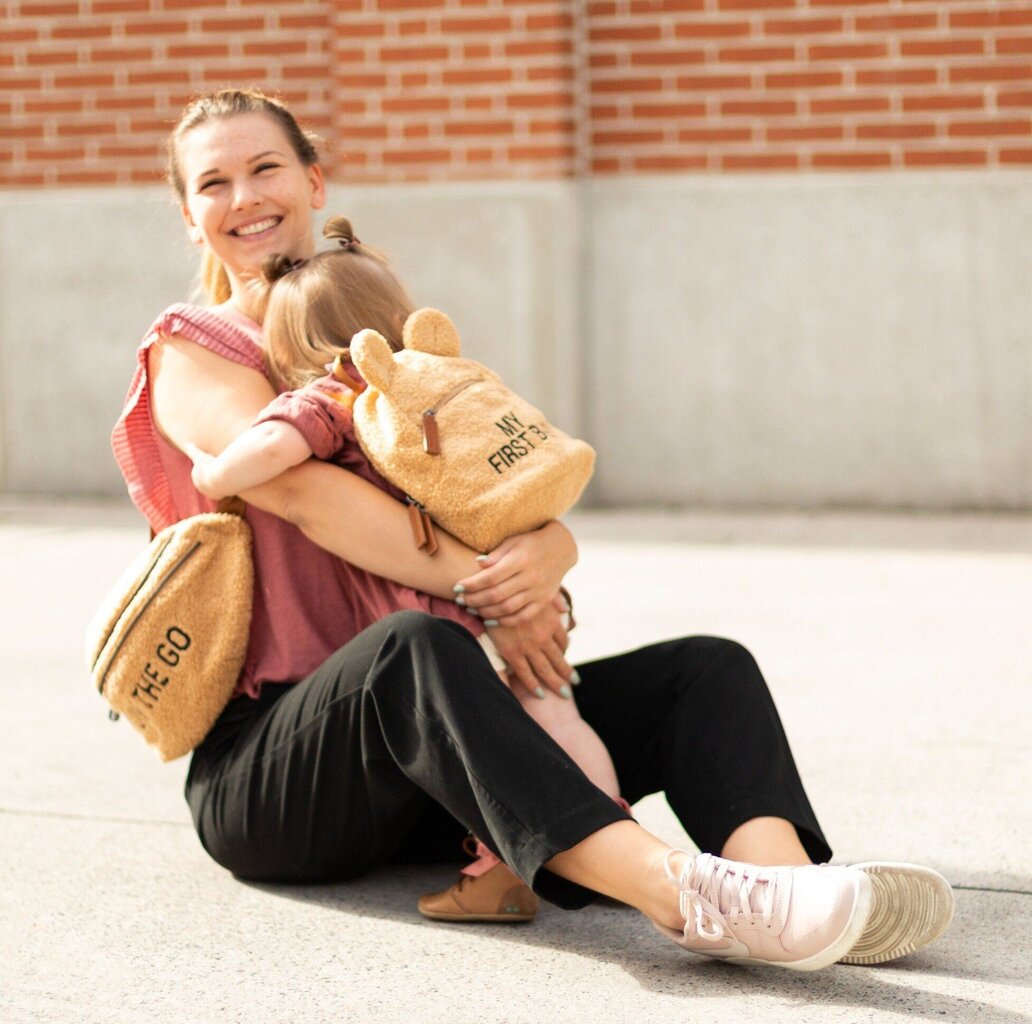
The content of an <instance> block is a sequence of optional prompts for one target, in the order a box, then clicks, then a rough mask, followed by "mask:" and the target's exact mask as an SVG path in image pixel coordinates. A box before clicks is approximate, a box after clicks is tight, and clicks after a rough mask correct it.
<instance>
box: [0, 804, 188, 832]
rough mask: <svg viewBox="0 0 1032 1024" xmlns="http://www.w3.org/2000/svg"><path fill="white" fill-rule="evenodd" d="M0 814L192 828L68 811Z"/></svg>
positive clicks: (178, 823) (184, 823)
mask: <svg viewBox="0 0 1032 1024" xmlns="http://www.w3.org/2000/svg"><path fill="white" fill-rule="evenodd" d="M0 814H10V815H13V816H14V817H18V818H58V819H60V820H63V821H94V822H97V823H98V824H104V825H165V826H168V827H170V828H193V826H192V825H191V824H190V823H189V822H187V821H162V820H160V819H156V818H110V817H105V816H104V815H95V814H73V813H72V812H70V811H27V810H22V809H21V808H17V807H0Z"/></svg>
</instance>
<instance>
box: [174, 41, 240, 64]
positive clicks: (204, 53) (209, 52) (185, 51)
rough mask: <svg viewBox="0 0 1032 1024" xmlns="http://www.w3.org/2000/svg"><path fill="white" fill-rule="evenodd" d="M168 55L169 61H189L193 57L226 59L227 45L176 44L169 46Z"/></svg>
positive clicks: (227, 54)
mask: <svg viewBox="0 0 1032 1024" xmlns="http://www.w3.org/2000/svg"><path fill="white" fill-rule="evenodd" d="M168 55H169V58H170V59H171V60H190V59H191V58H195V57H196V58H205V57H228V56H229V43H188V44H177V45H174V46H169V48H168Z"/></svg>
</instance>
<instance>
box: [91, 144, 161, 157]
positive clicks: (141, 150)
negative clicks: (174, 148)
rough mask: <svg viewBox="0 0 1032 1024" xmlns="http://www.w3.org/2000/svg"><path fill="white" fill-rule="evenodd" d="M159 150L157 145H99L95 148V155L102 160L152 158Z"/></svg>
mask: <svg viewBox="0 0 1032 1024" xmlns="http://www.w3.org/2000/svg"><path fill="white" fill-rule="evenodd" d="M158 152H159V147H158V146H153V145H152V146H118V145H113V146H100V147H99V148H98V150H97V156H99V157H100V158H101V159H102V160H105V159H122V160H132V159H135V158H137V157H144V158H148V159H149V158H153V157H156V156H157V154H158Z"/></svg>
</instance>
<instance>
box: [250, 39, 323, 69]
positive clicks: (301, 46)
mask: <svg viewBox="0 0 1032 1024" xmlns="http://www.w3.org/2000/svg"><path fill="white" fill-rule="evenodd" d="M307 52H308V43H307V42H306V41H305V40H304V39H274V40H268V41H267V40H262V41H258V42H253V43H244V55H245V56H247V57H262V56H266V57H277V56H279V55H281V54H282V55H283V56H287V57H296V56H297V55H298V54H301V53H307ZM325 73H326V69H325V68H323V74H325Z"/></svg>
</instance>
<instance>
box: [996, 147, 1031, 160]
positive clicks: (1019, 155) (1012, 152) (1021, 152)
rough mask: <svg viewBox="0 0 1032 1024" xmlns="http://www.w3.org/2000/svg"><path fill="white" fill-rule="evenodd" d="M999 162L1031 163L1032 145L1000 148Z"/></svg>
mask: <svg viewBox="0 0 1032 1024" xmlns="http://www.w3.org/2000/svg"><path fill="white" fill-rule="evenodd" d="M1000 163H1001V164H1032V146H1018V147H1014V148H1012V147H1008V148H1007V149H1001V150H1000Z"/></svg>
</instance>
